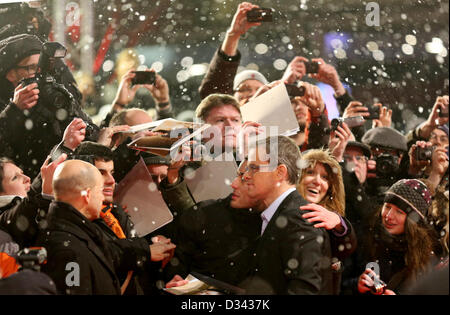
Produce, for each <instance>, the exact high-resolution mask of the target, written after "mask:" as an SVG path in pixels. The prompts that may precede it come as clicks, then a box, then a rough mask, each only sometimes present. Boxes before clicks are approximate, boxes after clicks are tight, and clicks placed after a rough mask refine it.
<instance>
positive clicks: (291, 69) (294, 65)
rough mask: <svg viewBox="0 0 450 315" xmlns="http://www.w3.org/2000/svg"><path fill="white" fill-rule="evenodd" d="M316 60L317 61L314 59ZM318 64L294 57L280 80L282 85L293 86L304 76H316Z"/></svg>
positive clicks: (317, 62)
mask: <svg viewBox="0 0 450 315" xmlns="http://www.w3.org/2000/svg"><path fill="white" fill-rule="evenodd" d="M314 60H318V59H314ZM319 67H320V62H319V61H310V60H308V59H307V58H305V57H301V56H296V57H295V58H294V59H292V61H291V62H290V63H289V65H288V66H287V68H286V70H285V72H284V74H283V77H282V78H281V80H282V81H283V82H284V83H288V84H294V83H295V82H296V81H299V80H301V79H302V78H303V77H304V76H305V75H306V74H308V73H309V74H311V77H313V75H312V74H316V73H318V72H319Z"/></svg>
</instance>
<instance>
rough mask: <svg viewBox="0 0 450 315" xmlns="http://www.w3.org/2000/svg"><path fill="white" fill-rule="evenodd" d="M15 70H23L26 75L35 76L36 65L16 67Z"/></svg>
mask: <svg viewBox="0 0 450 315" xmlns="http://www.w3.org/2000/svg"><path fill="white" fill-rule="evenodd" d="M15 68H16V69H23V70H25V71H26V72H27V73H28V74H35V73H36V72H37V70H38V65H37V64H35V63H34V64H32V65H27V66H16V67H15Z"/></svg>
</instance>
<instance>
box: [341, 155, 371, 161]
mask: <svg viewBox="0 0 450 315" xmlns="http://www.w3.org/2000/svg"><path fill="white" fill-rule="evenodd" d="M353 158H355V160H356V161H358V162H366V161H367V160H368V159H367V156H365V155H355V156H353V155H347V154H344V160H346V161H353Z"/></svg>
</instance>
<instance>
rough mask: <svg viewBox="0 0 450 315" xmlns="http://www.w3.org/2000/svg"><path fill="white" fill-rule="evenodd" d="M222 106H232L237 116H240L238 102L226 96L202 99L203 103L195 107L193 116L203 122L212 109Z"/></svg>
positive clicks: (217, 95) (220, 95)
mask: <svg viewBox="0 0 450 315" xmlns="http://www.w3.org/2000/svg"><path fill="white" fill-rule="evenodd" d="M224 105H231V106H234V107H235V108H236V109H237V111H238V112H239V114H241V110H240V108H239V102H238V101H237V100H236V98H234V97H233V96H231V95H227V94H211V95H209V96H208V97H206V98H205V99H203V101H202V102H201V103H200V104H199V105H198V106H197V109H196V110H195V116H196V117H197V118H200V119H201V120H203V121H206V119H207V118H208V115H209V112H210V111H211V110H212V109H213V108H216V107H219V106H224Z"/></svg>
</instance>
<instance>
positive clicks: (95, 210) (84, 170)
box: [53, 160, 104, 219]
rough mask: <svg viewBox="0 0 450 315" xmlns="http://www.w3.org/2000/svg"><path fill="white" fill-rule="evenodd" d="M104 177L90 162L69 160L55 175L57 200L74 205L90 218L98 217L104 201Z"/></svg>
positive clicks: (57, 169)
mask: <svg viewBox="0 0 450 315" xmlns="http://www.w3.org/2000/svg"><path fill="white" fill-rule="evenodd" d="M102 190H103V178H102V175H101V174H100V172H99V170H98V169H97V168H96V167H95V166H93V165H92V164H90V163H87V162H84V161H80V160H69V161H65V162H64V163H62V164H60V165H59V166H58V167H57V168H56V170H55V174H54V175H53V192H54V195H55V199H56V200H57V201H62V202H65V203H68V204H70V205H72V206H73V207H74V208H76V209H77V210H79V211H80V212H81V213H83V214H84V215H85V216H86V217H87V218H88V219H97V218H98V216H99V213H100V210H101V207H102V202H103V199H104V197H103V193H102Z"/></svg>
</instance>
